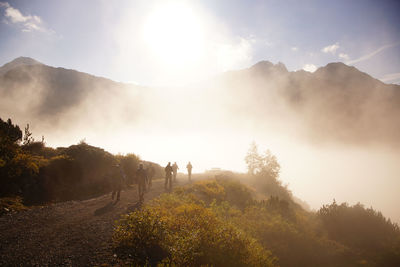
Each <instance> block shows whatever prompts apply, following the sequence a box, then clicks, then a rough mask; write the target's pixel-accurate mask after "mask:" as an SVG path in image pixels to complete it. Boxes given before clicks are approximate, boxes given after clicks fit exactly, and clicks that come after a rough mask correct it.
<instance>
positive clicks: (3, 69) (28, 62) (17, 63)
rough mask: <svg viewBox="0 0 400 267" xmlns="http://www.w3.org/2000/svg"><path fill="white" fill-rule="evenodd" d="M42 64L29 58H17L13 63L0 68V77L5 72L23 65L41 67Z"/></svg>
mask: <svg viewBox="0 0 400 267" xmlns="http://www.w3.org/2000/svg"><path fill="white" fill-rule="evenodd" d="M41 64H42V63H40V62H38V61H36V60H34V59H32V58H30V57H18V58H16V59H14V60H13V61H11V62H9V63H6V64H4V65H3V66H2V67H0V75H3V74H5V73H6V72H7V71H9V70H11V69H13V68H15V67H18V66H23V65H41Z"/></svg>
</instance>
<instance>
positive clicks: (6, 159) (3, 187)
mask: <svg viewBox="0 0 400 267" xmlns="http://www.w3.org/2000/svg"><path fill="white" fill-rule="evenodd" d="M22 136H23V135H22V131H21V130H20V128H19V127H18V126H17V125H14V124H13V123H12V122H11V120H10V119H8V120H7V122H5V121H3V120H1V119H0V197H10V196H11V197H14V196H21V197H22V199H23V202H24V203H25V204H35V203H43V202H49V201H65V200H71V199H85V198H89V197H93V196H97V195H101V194H104V193H107V192H109V191H110V190H111V187H112V183H113V179H114V178H115V177H112V176H110V175H109V173H110V172H111V166H113V165H115V164H116V163H117V162H119V163H120V164H121V165H122V167H123V168H124V169H125V172H127V174H128V182H129V183H132V182H134V177H133V174H134V173H135V171H136V169H137V166H138V165H139V161H140V159H139V157H137V156H136V155H134V154H128V155H126V156H122V155H118V156H114V155H112V154H110V153H108V152H106V151H104V150H103V149H101V148H98V147H94V146H90V145H88V144H87V143H85V142H84V141H82V142H80V143H79V144H77V145H72V146H69V147H60V148H57V149H54V148H51V147H46V145H45V143H44V139H43V138H42V141H41V142H35V141H34V139H33V137H32V133H31V132H30V130H29V124H28V125H27V126H26V127H25V135H24V137H23V142H22V144H21V140H22ZM148 164H152V165H153V167H155V169H156V171H158V172H160V170H161V169H162V168H161V167H160V166H159V165H157V164H154V163H148Z"/></svg>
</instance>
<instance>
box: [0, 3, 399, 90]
mask: <svg viewBox="0 0 400 267" xmlns="http://www.w3.org/2000/svg"><path fill="white" fill-rule="evenodd" d="M399 11H400V2H399V1H369V0H354V1H345V0H339V1H316V0H304V1H292V0H287V1H278V0H269V1H267V0H263V1H260V0H258V1H245V0H241V1H238V0H236V1H235V0H234V1H232V0H229V1H228V0H220V1H212V0H204V1H196V0H193V1H179V0H166V1H152V0H146V1H127V0H126V1H118V2H111V1H105V0H104V1H101V0H98V1H94V0H88V1H77V0H70V1H51V0H30V1H2V2H1V0H0V65H2V64H4V63H7V62H9V61H11V60H12V59H14V58H16V57H19V56H28V57H32V58H34V59H36V60H38V61H40V62H42V63H45V64H47V65H51V66H56V67H64V68H71V69H76V70H79V71H83V72H87V73H90V74H94V75H97V76H103V77H107V78H110V79H112V80H116V81H122V82H131V83H137V84H141V85H149V86H180V85H185V84H190V83H195V82H197V81H201V80H204V79H207V78H209V77H212V76H214V75H217V74H218V73H221V72H224V71H227V70H234V69H241V68H247V67H250V66H251V65H253V64H255V63H257V62H259V61H261V60H268V61H271V62H273V63H277V62H282V63H284V64H285V65H286V66H287V68H288V69H289V70H290V71H295V70H299V69H305V70H307V71H315V69H316V68H318V67H321V66H324V65H326V64H327V63H329V62H338V61H341V62H344V63H346V64H348V65H353V66H355V67H357V68H358V69H360V70H361V71H364V72H367V73H368V74H370V75H372V76H373V77H375V78H378V79H380V80H382V81H384V82H386V83H400V60H399V59H400V16H398V13H399Z"/></svg>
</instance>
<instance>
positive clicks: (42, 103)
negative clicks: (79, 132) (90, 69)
mask: <svg viewBox="0 0 400 267" xmlns="http://www.w3.org/2000/svg"><path fill="white" fill-rule="evenodd" d="M140 91H143V90H140V87H138V86H134V85H128V84H124V83H118V82H114V81H111V80H109V79H105V78H101V77H96V76H93V75H89V74H86V73H82V72H78V71H75V70H70V69H64V68H54V67H51V66H47V65H45V64H42V63H39V62H37V61H36V60H34V59H31V58H26V57H20V58H17V59H15V60H13V61H11V62H10V63H7V64H5V65H4V66H2V67H1V68H0V117H2V118H3V117H4V118H8V117H11V118H13V119H14V120H16V121H19V122H21V124H24V123H30V124H31V125H34V126H35V128H36V129H40V130H44V129H58V130H59V131H62V130H68V131H69V130H72V129H78V128H82V127H83V126H85V125H91V126H96V127H97V126H98V127H99V128H100V127H105V123H110V124H112V122H113V121H115V120H117V118H120V117H122V118H125V117H127V116H128V117H129V118H131V119H134V118H135V117H136V115H138V114H139V111H140V102H138V101H137V99H138V98H139V97H140ZM135 94H136V95H135ZM133 95H135V96H137V97H138V98H135V97H132V96H133ZM125 113H129V115H125ZM99 118H102V120H101V121H100V120H99ZM22 122H23V123H22ZM40 132H42V131H40ZM44 132H47V131H44Z"/></svg>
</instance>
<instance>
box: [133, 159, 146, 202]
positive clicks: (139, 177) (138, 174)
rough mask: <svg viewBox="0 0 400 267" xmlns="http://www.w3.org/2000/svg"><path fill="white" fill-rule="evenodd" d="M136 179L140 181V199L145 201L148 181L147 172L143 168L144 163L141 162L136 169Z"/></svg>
mask: <svg viewBox="0 0 400 267" xmlns="http://www.w3.org/2000/svg"><path fill="white" fill-rule="evenodd" d="M136 179H137V183H138V190H139V201H140V202H143V201H144V192H145V191H146V183H147V172H146V170H145V169H143V164H142V163H140V164H139V169H137V171H136Z"/></svg>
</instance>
